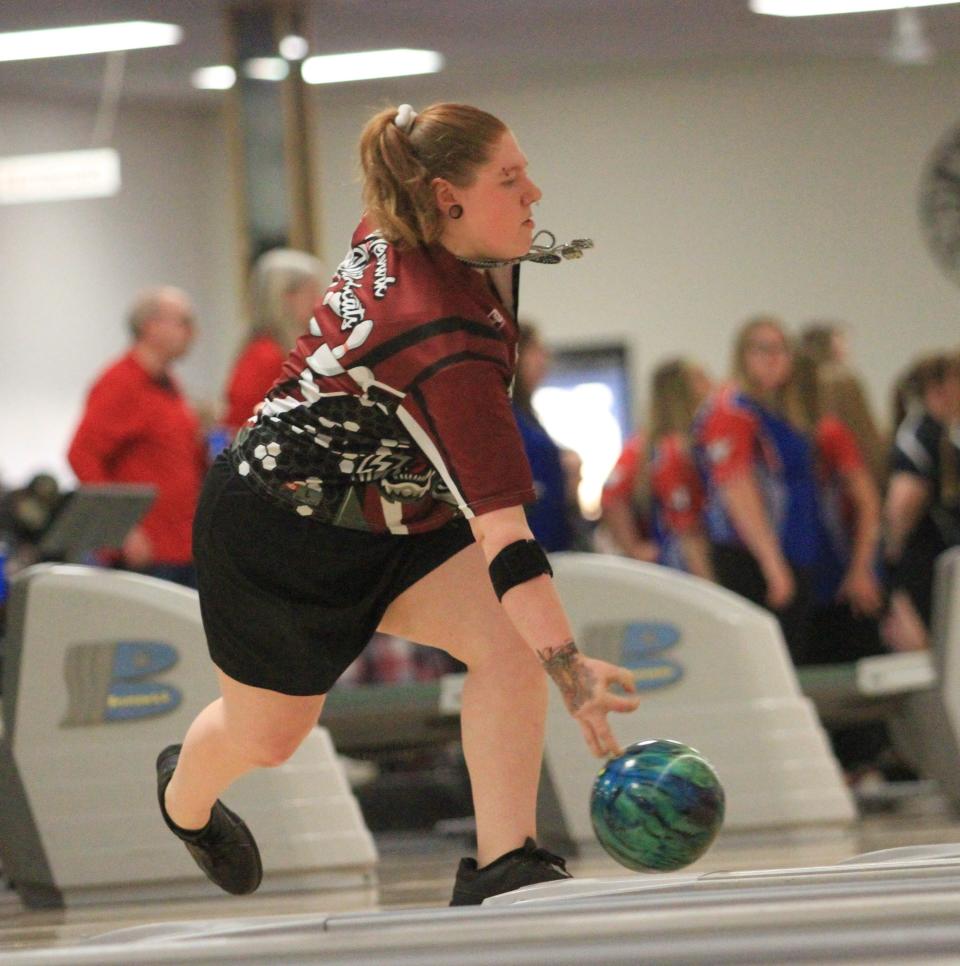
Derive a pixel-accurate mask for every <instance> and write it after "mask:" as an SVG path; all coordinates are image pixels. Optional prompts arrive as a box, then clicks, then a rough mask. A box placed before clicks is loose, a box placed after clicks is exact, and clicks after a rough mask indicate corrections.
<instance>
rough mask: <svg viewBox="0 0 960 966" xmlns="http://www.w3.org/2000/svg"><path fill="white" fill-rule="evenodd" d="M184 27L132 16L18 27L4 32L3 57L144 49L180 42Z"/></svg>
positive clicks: (0, 37)
mask: <svg viewBox="0 0 960 966" xmlns="http://www.w3.org/2000/svg"><path fill="white" fill-rule="evenodd" d="M182 36H183V31H182V30H181V29H180V28H179V27H178V26H177V25H176V24H172V23H154V22H153V21H148V20H130V21H127V22H126V23H101V24H91V25H89V26H86V27H57V28H55V29H53V30H16V31H13V32H12V33H3V34H0V60H35V59H37V58H39V57H71V56H73V55H75V54H103V53H107V52H109V51H111V50H140V49H142V48H144V47H169V46H170V45H171V44H178V43H180V38H181V37H182Z"/></svg>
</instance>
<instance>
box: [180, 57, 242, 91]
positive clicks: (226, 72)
mask: <svg viewBox="0 0 960 966" xmlns="http://www.w3.org/2000/svg"><path fill="white" fill-rule="evenodd" d="M236 80H237V72H236V71H235V70H234V69H233V68H232V67H231V66H230V65H229V64H217V65H215V66H214V67H200V68H199V69H197V70H195V71H194V72H193V73H192V74H191V75H190V83H191V84H193V86H194V87H196V88H197V90H200V91H228V90H230V88H231V87H233V85H234V83H236Z"/></svg>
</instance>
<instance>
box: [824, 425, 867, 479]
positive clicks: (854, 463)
mask: <svg viewBox="0 0 960 966" xmlns="http://www.w3.org/2000/svg"><path fill="white" fill-rule="evenodd" d="M817 446H818V448H819V450H820V457H821V459H822V460H823V462H824V465H825V467H826V469H827V472H828V473H829V474H831V475H832V474H837V475H839V476H846V475H847V474H848V473H853V472H854V471H856V470H861V469H863V468H864V466H865V465H866V464H865V462H864V458H863V453H862V451H861V449H860V445H859V444H858V443H857V438H856V436H854V435H853V431H852V430H851V429H850V428H849V427H848V426H847V424H846V423H844V422H841V420H839V419H833V418H831V417H827V418H826V419H824V420H823V422H822V423H821V424H820V427H819V430H818V432H817Z"/></svg>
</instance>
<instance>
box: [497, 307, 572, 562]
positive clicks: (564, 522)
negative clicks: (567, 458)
mask: <svg viewBox="0 0 960 966" xmlns="http://www.w3.org/2000/svg"><path fill="white" fill-rule="evenodd" d="M519 330H520V339H519V342H518V343H517V373H516V377H515V379H514V383H513V413H514V416H515V417H516V420H517V426H518V427H519V428H520V435H521V437H522V438H523V448H524V450H525V451H526V454H527V459H528V460H529V462H530V471H531V473H532V474H533V489H534V492H535V493H536V496H537V498H536V501H535V502H534V503H531V504H528V505H527V506H526V507H525V509H526V513H527V521H528V523H529V525H530V529H531V530H532V531H533V535H534V536H535V537H536V538H537V540H539V541H540V543H541V544H542V546H543V549H544V550H546V551H547V552H548V553H551V552H554V551H558V550H570V549H571V547H572V546H573V539H574V527H573V526H572V521H571V519H570V513H571V510H572V507H573V506H576V503H575V499H576V497H575V494H574V495H573V499H571V494H570V493H569V483H568V480H569V479H571V474H570V473H569V472H567V471H566V470H565V469H564V465H563V456H562V453H561V450H560V447H559V446H557V444H556V443H555V442H554V441H553V439H551V437H550V434H549V433H548V432H547V431H546V430H545V429H544V428H543V426H542V425H541V423H540V419H539V418H538V416H537V414H536V412H535V411H534V408H533V394H534V392H535V391H536V389H537V387H538V386H539V385H540V383H542V382H543V380H544V378H545V376H546V375H547V373H548V372H549V371H550V352H549V350H548V349H547V347H546V346H545V345H544V343H543V341H542V339H541V338H540V333H539V331H538V330H537V327H536V326H534V325H531V324H530V323H529V322H522V323H520V326H519ZM577 512H579V511H577Z"/></svg>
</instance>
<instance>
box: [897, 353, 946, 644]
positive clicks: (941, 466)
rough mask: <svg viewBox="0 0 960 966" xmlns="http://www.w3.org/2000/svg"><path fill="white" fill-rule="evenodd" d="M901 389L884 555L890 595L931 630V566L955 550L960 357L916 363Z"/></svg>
mask: <svg viewBox="0 0 960 966" xmlns="http://www.w3.org/2000/svg"><path fill="white" fill-rule="evenodd" d="M900 389H901V390H902V392H903V393H904V394H905V397H906V399H907V400H908V402H907V404H906V406H907V409H906V416H905V417H904V419H903V421H902V422H901V423H900V425H899V427H898V428H897V432H896V437H895V440H894V446H893V454H892V457H891V467H890V482H889V485H888V488H887V495H886V500H885V502H884V508H883V522H884V551H885V558H886V561H887V565H888V567H889V569H890V588H891V592H892V594H891V596H892V597H893V596H894V595H896V594H898V593H900V594H901V595H903V597H906V598H908V599H909V602H910V604H911V605H912V607H913V608H914V609H915V611H916V613H917V615H918V616H919V618H920V620H921V621H922V623H923V625H924V626H925V627H926V628H927V629H929V627H930V624H931V618H932V610H933V573H934V561H935V560H936V558H937V556H938V555H939V554H940V553H942V552H943V551H944V550H946V549H947V548H948V547H952V546H956V545H958V544H960V355H958V354H956V353H954V354H951V355H948V354H945V353H937V354H934V355H930V356H926V357H924V358H922V359H920V360H918V361H917V362H916V363H914V365H913V366H912V367H911V370H910V371H909V373H908V374H907V377H906V378H905V379H904V380H902V381H901V385H900ZM901 603H903V601H902V598H901Z"/></svg>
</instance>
